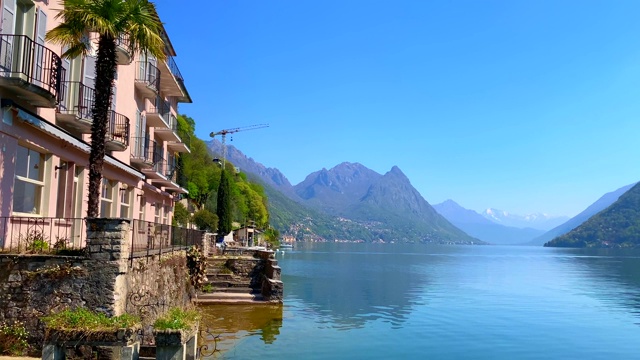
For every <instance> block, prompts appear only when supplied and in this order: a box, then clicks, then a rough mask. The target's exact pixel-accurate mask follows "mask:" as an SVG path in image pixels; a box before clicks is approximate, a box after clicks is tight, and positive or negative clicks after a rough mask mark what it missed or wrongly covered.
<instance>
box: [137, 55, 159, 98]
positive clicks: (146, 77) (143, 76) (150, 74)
mask: <svg viewBox="0 0 640 360" xmlns="http://www.w3.org/2000/svg"><path fill="white" fill-rule="evenodd" d="M137 66H138V67H137V68H138V72H137V74H136V81H137V82H141V83H144V84H146V85H147V86H149V87H151V88H153V89H155V90H156V91H157V90H159V89H160V69H158V67H156V66H155V65H153V64H152V63H150V62H148V61H143V62H140V61H138V63H137Z"/></svg>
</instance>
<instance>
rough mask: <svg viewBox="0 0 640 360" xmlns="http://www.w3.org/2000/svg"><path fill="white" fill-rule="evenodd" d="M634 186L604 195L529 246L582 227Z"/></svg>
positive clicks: (540, 243)
mask: <svg viewBox="0 0 640 360" xmlns="http://www.w3.org/2000/svg"><path fill="white" fill-rule="evenodd" d="M634 185H635V184H630V185H627V186H623V187H621V188H620V189H618V190H615V191H612V192H609V193H606V194H604V195H602V197H600V198H599V199H598V200H597V201H596V202H594V203H593V204H591V205H589V207H588V208H586V209H585V210H584V211H582V212H581V213H580V214H578V215H576V216H574V217H572V218H571V219H569V221H567V222H565V223H564V224H561V225H559V226H556V227H555V228H553V229H551V230H549V231H548V232H546V233H544V234H542V235H540V236H539V237H537V238H535V239H533V240H532V241H531V242H529V243H528V245H542V244H544V243H546V242H547V241H550V240H552V239H554V238H556V237H558V236H560V235H564V234H566V233H568V232H569V231H571V230H573V229H575V228H576V227H578V226H580V224H582V223H584V222H585V221H587V220H588V219H589V218H590V217H592V216H593V215H595V214H597V213H599V212H600V211H602V210H604V209H606V208H607V207H608V206H609V205H611V204H613V203H614V202H615V201H616V200H618V198H620V196H621V195H622V194H624V193H626V192H627V191H629V189H631V188H632V187H633V186H634Z"/></svg>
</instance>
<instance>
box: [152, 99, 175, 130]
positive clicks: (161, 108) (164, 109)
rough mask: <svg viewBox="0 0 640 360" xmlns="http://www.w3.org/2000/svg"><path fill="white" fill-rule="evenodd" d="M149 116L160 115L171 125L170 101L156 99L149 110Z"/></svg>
mask: <svg viewBox="0 0 640 360" xmlns="http://www.w3.org/2000/svg"><path fill="white" fill-rule="evenodd" d="M147 114H158V115H160V117H161V118H162V120H163V121H164V122H165V123H167V124H169V121H170V119H169V117H170V116H171V104H170V103H169V102H168V101H164V100H162V99H160V98H159V97H158V98H156V101H155V102H154V103H153V104H151V105H149V107H148V108H147Z"/></svg>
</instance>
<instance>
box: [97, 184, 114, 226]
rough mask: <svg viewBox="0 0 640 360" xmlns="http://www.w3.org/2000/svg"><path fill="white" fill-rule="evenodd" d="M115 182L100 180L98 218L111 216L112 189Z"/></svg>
mask: <svg viewBox="0 0 640 360" xmlns="http://www.w3.org/2000/svg"><path fill="white" fill-rule="evenodd" d="M115 184H116V183H115V182H114V181H111V180H107V179H105V178H102V187H101V190H100V216H102V217H109V216H112V208H113V188H114V187H115Z"/></svg>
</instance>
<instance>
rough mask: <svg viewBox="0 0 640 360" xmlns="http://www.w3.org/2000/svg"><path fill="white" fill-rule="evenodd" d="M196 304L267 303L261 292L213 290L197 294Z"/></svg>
mask: <svg viewBox="0 0 640 360" xmlns="http://www.w3.org/2000/svg"><path fill="white" fill-rule="evenodd" d="M196 303H198V304H209V305H211V304H258V303H269V301H266V300H265V299H264V298H263V297H262V295H261V294H247V293H228V292H213V293H209V294H198V298H197V299H196Z"/></svg>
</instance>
